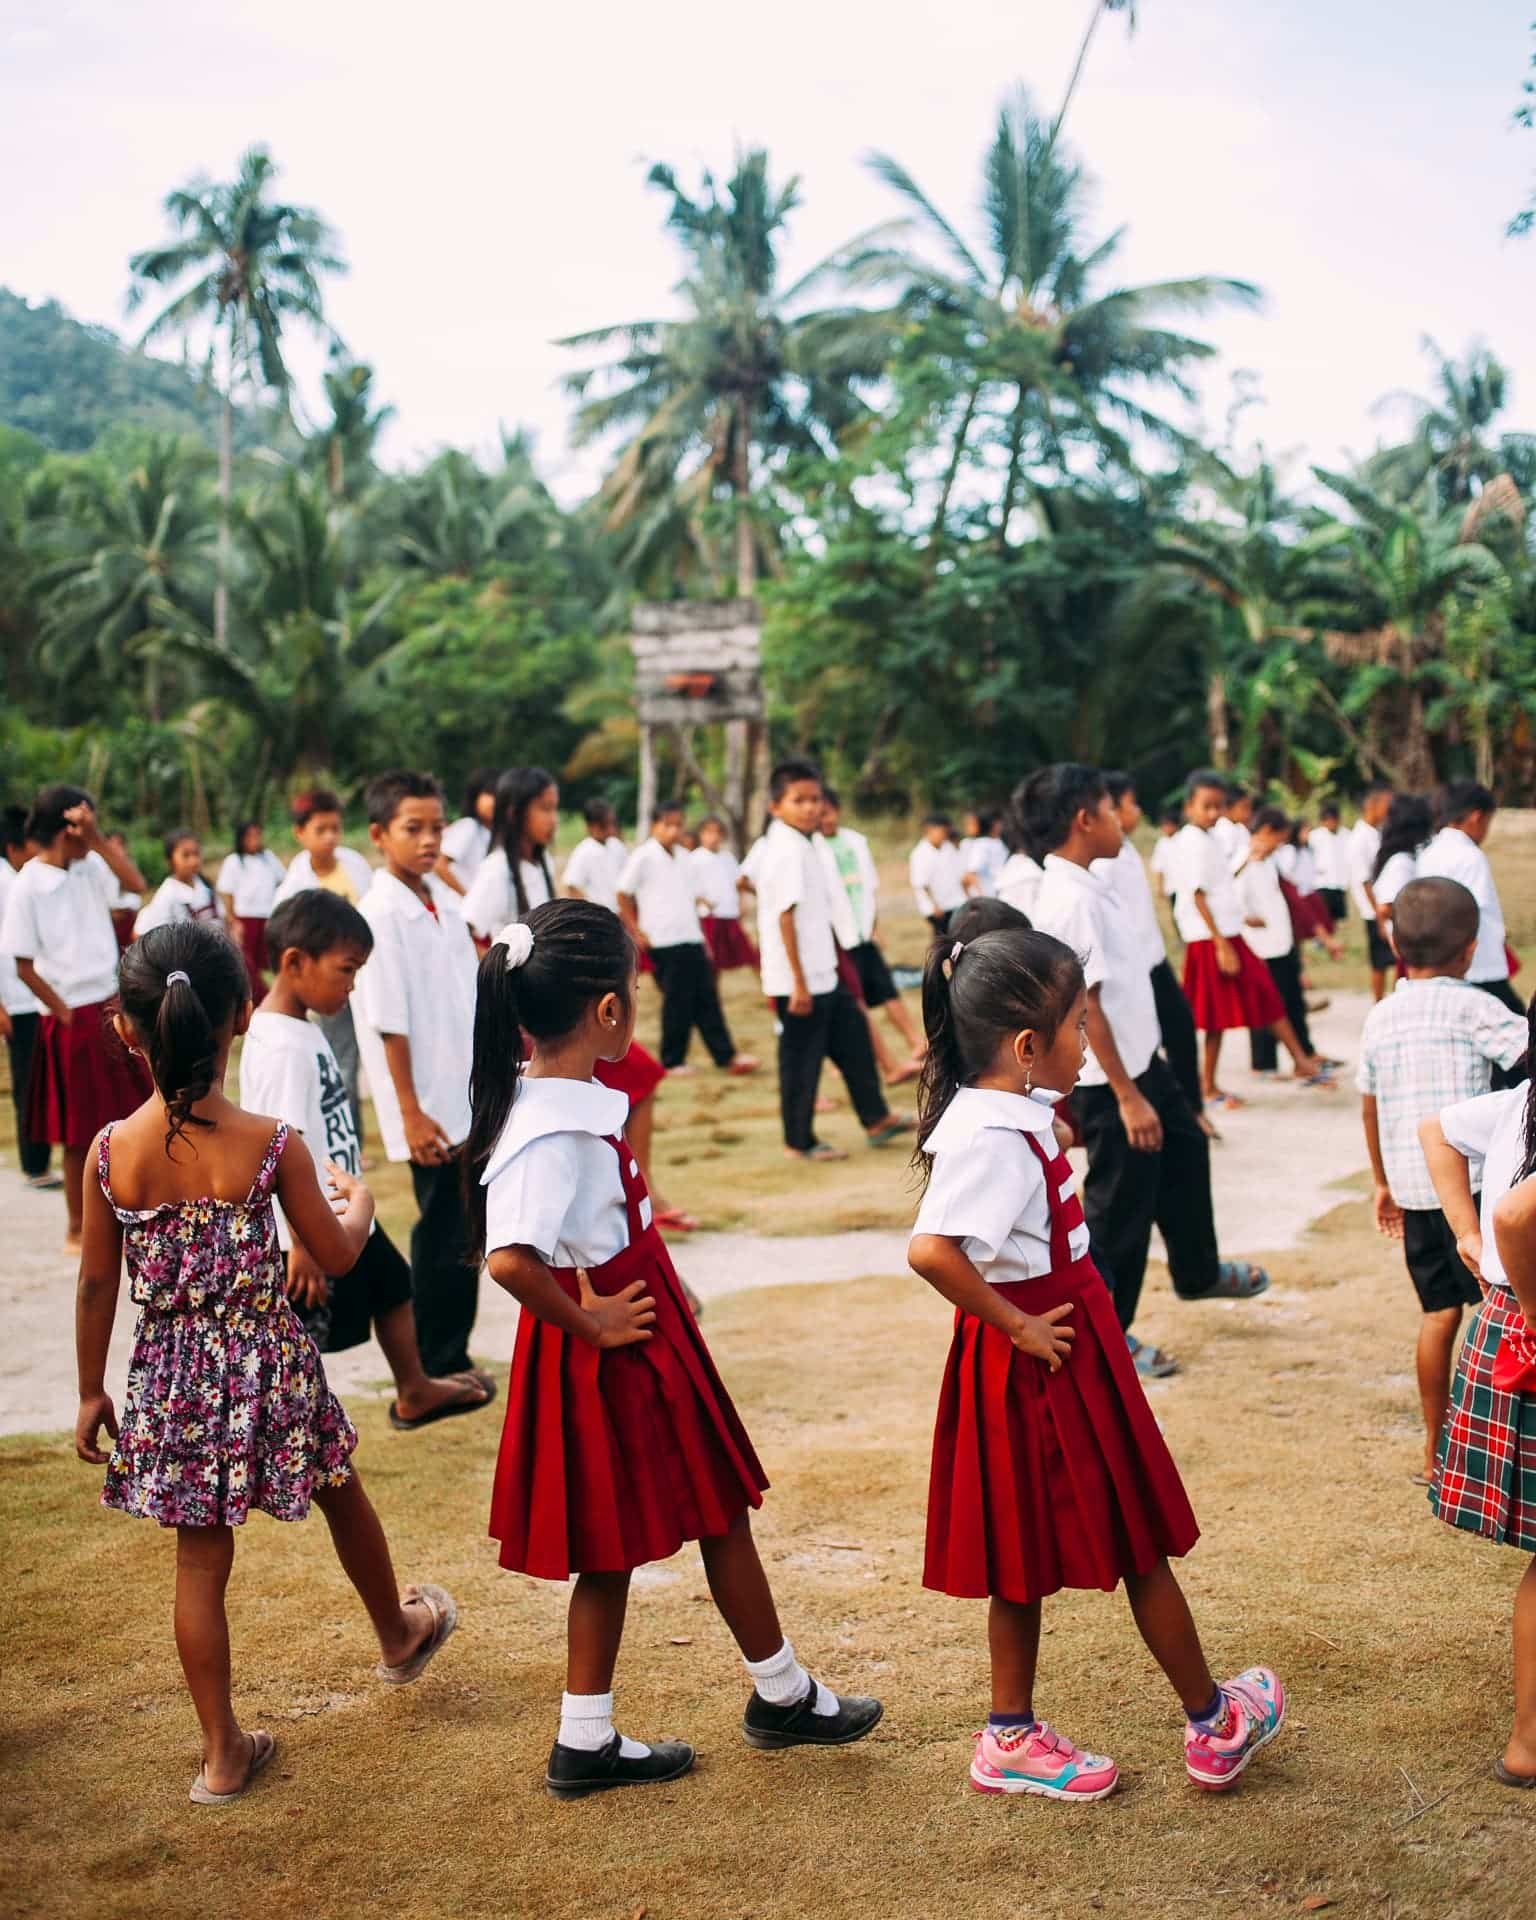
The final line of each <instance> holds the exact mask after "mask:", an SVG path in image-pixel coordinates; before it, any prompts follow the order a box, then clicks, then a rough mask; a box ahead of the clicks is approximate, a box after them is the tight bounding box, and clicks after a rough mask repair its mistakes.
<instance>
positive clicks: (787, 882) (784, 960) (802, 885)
mask: <svg viewBox="0 0 1536 1920" xmlns="http://www.w3.org/2000/svg"><path fill="white" fill-rule="evenodd" d="M820 839H821V835H820V834H819V833H817V834H804V833H797V832H796V831H795V829H794V828H793V827H791V826H787V825H786V824H785V823H784V821H782V820H775V821H774V823H773V825H772V826H771V827H769V829H768V831H767V833H766V834H764V836H763V853H762V858H761V860H760V861H759V862H758V868H757V948H758V952H759V953H760V954H761V956H762V978H763V992H764V994H765V995H766V996H767V997H768V998H769V999H770V1000H777V999H782V998H785V997H787V996H788V995H789V994H791V993H793V992H794V990H795V975H794V969H793V968H792V967H791V966H790V964H789V953H788V950H787V949H786V948H785V945H784V929H783V928H782V927H781V926H780V924H779V921H780V919H781V917H782V916H783V915H784V914H786V913H788V912H789V911H790V910H791V909H793V910H794V915H795V941H796V944H797V946H798V948H799V951H800V971H801V973H803V974H804V975H805V984H806V986H807V987H808V988H809V990H810V991H811V992H812V993H813V994H817V993H830V992H831V991H832V989H833V988H834V987H835V986H836V985H837V940H836V936H835V935H834V933H833V917H832V916H833V900H832V885H833V880H832V878H831V877H829V873H828V868H829V866H830V865H831V860H830V856H824V855H823V854H822V852H821V850H820V848H819V846H818V845H817V842H818V841H820ZM834 872H835V869H834ZM839 891H841V889H839ZM843 898H844V904H845V905H846V901H847V896H846V894H845V895H844V896H843ZM852 917H853V916H852V914H851V913H849V914H848V915H847V919H848V924H849V926H850V928H851V925H852Z"/></svg>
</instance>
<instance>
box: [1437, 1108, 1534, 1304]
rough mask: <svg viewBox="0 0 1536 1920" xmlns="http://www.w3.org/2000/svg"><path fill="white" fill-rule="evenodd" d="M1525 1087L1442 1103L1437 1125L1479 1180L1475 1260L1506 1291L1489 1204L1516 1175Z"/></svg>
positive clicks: (1522, 1134) (1520, 1157)
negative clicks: (1478, 1254)
mask: <svg viewBox="0 0 1536 1920" xmlns="http://www.w3.org/2000/svg"><path fill="white" fill-rule="evenodd" d="M1528 1093H1529V1088H1527V1087H1510V1088H1508V1089H1506V1090H1505V1091H1503V1092H1500V1093H1485V1094H1481V1095H1479V1097H1478V1098H1477V1099H1475V1100H1463V1101H1461V1102H1459V1103H1458V1104H1457V1105H1456V1106H1451V1107H1446V1108H1445V1109H1444V1110H1443V1111H1442V1113H1441V1115H1440V1131H1441V1132H1442V1133H1443V1134H1444V1135H1445V1139H1446V1144H1447V1145H1448V1146H1452V1147H1454V1148H1455V1149H1456V1151H1457V1152H1458V1153H1459V1154H1462V1155H1464V1156H1465V1158H1466V1159H1467V1161H1468V1162H1469V1165H1470V1171H1471V1175H1472V1186H1473V1189H1474V1191H1475V1190H1476V1189H1477V1188H1478V1187H1479V1186H1481V1187H1482V1190H1483V1197H1482V1200H1481V1202H1480V1204H1479V1214H1478V1225H1479V1226H1480V1227H1481V1228H1482V1234H1483V1251H1482V1257H1481V1258H1480V1259H1479V1261H1478V1265H1479V1266H1480V1267H1481V1268H1482V1273H1483V1279H1484V1280H1485V1281H1486V1282H1487V1284H1488V1285H1489V1286H1490V1287H1500V1288H1502V1289H1503V1290H1504V1291H1505V1292H1508V1291H1509V1276H1508V1275H1507V1274H1506V1273H1505V1271H1504V1262H1503V1261H1502V1260H1501V1259H1500V1258H1499V1237H1498V1235H1497V1234H1496V1233H1495V1232H1494V1230H1493V1210H1494V1208H1495V1207H1496V1206H1497V1205H1498V1203H1499V1202H1500V1201H1501V1200H1502V1199H1503V1198H1504V1196H1505V1194H1506V1193H1508V1192H1509V1190H1510V1188H1511V1187H1512V1186H1513V1185H1514V1184H1515V1175H1516V1174H1517V1173H1518V1172H1519V1171H1520V1163H1521V1161H1522V1160H1523V1159H1524V1157H1525V1102H1526V1097H1527V1094H1528Z"/></svg>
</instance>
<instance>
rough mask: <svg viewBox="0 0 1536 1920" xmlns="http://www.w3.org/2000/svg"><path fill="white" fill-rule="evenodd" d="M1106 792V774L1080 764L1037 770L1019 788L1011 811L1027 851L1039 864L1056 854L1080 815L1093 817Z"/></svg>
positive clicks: (1065, 763) (1071, 762)
mask: <svg viewBox="0 0 1536 1920" xmlns="http://www.w3.org/2000/svg"><path fill="white" fill-rule="evenodd" d="M1105 791H1106V789H1105V784H1104V776H1103V774H1102V773H1100V772H1099V770H1098V768H1097V767H1086V766H1084V765H1083V764H1082V763H1081V762H1080V761H1077V760H1059V761H1057V763H1056V765H1055V766H1054V767H1038V768H1036V770H1035V771H1034V772H1033V773H1032V774H1030V775H1029V776H1028V777H1027V778H1026V779H1024V780H1021V781H1020V782H1019V784H1018V786H1017V787H1015V789H1014V793H1013V800H1012V803H1011V807H1010V811H1011V813H1012V816H1013V823H1014V833H1015V836H1016V837H1017V838H1018V839H1019V840H1020V841H1022V843H1023V846H1024V851H1025V852H1026V853H1027V854H1030V855H1031V856H1032V857H1033V858H1034V859H1036V860H1043V859H1044V858H1045V856H1046V854H1048V853H1054V852H1055V851H1056V849H1057V848H1058V847H1059V846H1061V844H1062V843H1063V841H1065V840H1066V838H1067V836H1068V835H1069V834H1070V833H1071V831H1072V822H1073V821H1074V820H1075V819H1076V818H1077V816H1078V814H1079V813H1081V812H1083V811H1084V810H1086V811H1088V812H1089V813H1091V812H1092V811H1093V810H1094V808H1095V807H1096V806H1098V804H1099V802H1100V801H1101V800H1102V799H1103V798H1104V794H1105Z"/></svg>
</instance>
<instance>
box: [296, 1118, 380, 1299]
mask: <svg viewBox="0 0 1536 1920" xmlns="http://www.w3.org/2000/svg"><path fill="white" fill-rule="evenodd" d="M325 1177H326V1179H327V1180H328V1181H329V1182H330V1184H331V1185H332V1186H333V1187H335V1189H336V1191H337V1193H338V1194H339V1196H340V1197H341V1200H342V1202H343V1203H344V1204H343V1211H342V1212H341V1214H340V1215H339V1216H338V1215H337V1213H336V1212H335V1211H334V1209H333V1208H332V1206H331V1202H330V1199H329V1197H328V1196H327V1195H326V1193H325V1192H324V1190H323V1189H322V1187H321V1185H320V1176H319V1174H318V1172H317V1171H316V1168H315V1161H314V1156H313V1155H312V1154H311V1153H310V1150H309V1148H308V1147H306V1146H305V1144H304V1142H303V1140H302V1139H301V1138H300V1137H299V1135H298V1134H296V1133H290V1134H289V1136H288V1144H287V1146H286V1147H285V1148H284V1149H283V1157H282V1159H281V1160H279V1161H278V1163H277V1197H278V1199H279V1200H281V1201H282V1203H283V1212H284V1213H285V1214H286V1215H287V1216H288V1219H289V1221H290V1223H291V1224H292V1227H293V1233H294V1238H295V1241H296V1242H302V1243H303V1245H304V1247H306V1248H308V1249H312V1251H313V1254H314V1258H315V1259H316V1261H317V1262H318V1263H319V1265H320V1267H321V1268H322V1269H323V1270H324V1271H325V1272H326V1273H346V1272H348V1271H349V1270H350V1269H351V1268H352V1267H354V1266H355V1265H356V1264H357V1256H358V1255H359V1254H360V1253H361V1252H362V1250H363V1248H364V1247H365V1246H366V1245H367V1242H368V1228H369V1225H370V1224H371V1222H372V1220H373V1195H372V1194H371V1193H370V1192H369V1191H368V1189H367V1188H366V1187H365V1186H364V1185H363V1183H362V1181H361V1180H354V1179H353V1178H352V1176H351V1174H350V1173H343V1172H342V1170H341V1168H340V1167H333V1166H330V1165H329V1164H328V1165H327V1167H326V1170H325Z"/></svg>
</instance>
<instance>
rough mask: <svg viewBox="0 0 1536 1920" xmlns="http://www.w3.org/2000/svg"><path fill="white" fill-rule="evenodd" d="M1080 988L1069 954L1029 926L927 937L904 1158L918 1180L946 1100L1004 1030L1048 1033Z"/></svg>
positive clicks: (993, 1050) (982, 1063)
mask: <svg viewBox="0 0 1536 1920" xmlns="http://www.w3.org/2000/svg"><path fill="white" fill-rule="evenodd" d="M990 904H994V905H995V904H998V903H995V902H994V903H990ZM956 948H958V949H959V952H958V954H957V953H956ZM1082 988H1083V968H1082V963H1081V961H1080V960H1079V959H1078V957H1077V955H1076V954H1075V953H1074V952H1073V951H1072V949H1071V948H1070V947H1067V946H1063V944H1062V943H1061V941H1060V940H1056V939H1053V938H1052V936H1051V935H1050V934H1048V933H1037V932H1036V931H1035V930H1034V928H1032V927H1016V926H1012V925H1007V926H1002V927H999V928H998V929H997V930H996V931H995V932H991V933H982V934H978V935H977V936H976V938H975V939H973V940H957V939H956V938H955V936H954V935H953V934H952V933H944V934H940V935H939V937H938V939H937V940H935V941H934V942H933V944H932V946H931V947H930V948H929V949H928V959H927V962H926V964H925V965H924V967H923V1028H924V1031H925V1032H926V1033H927V1036H928V1052H927V1054H926V1055H925V1056H924V1059H923V1072H922V1077H921V1079H920V1080H919V1081H918V1087H917V1115H918V1120H917V1128H918V1131H917V1150H916V1152H915V1153H914V1154H913V1156H912V1164H913V1165H914V1166H915V1167H917V1168H919V1169H920V1170H921V1171H922V1173H923V1175H924V1177H925V1178H926V1176H927V1173H928V1170H929V1164H930V1163H929V1156H928V1154H927V1153H926V1152H925V1150H924V1149H925V1146H926V1143H927V1140H928V1137H929V1135H930V1134H931V1133H932V1132H933V1130H934V1128H935V1127H936V1126H937V1125H938V1124H939V1121H940V1119H941V1118H942V1116H943V1114H944V1110H945V1108H946V1107H948V1105H949V1103H950V1101H951V1100H953V1099H954V1097H955V1095H956V1094H957V1093H958V1092H959V1091H960V1089H961V1088H962V1087H963V1086H965V1085H966V1083H967V1082H968V1081H971V1080H974V1079H975V1077H976V1075H977V1074H978V1073H984V1072H985V1071H986V1070H987V1068H988V1067H990V1066H991V1064H992V1062H993V1060H994V1059H995V1058H996V1056H997V1050H998V1048H999V1046H1001V1045H1002V1043H1003V1041H1004V1040H1006V1039H1007V1037H1008V1036H1009V1035H1010V1034H1014V1033H1018V1032H1019V1031H1020V1030H1021V1029H1022V1028H1024V1027H1033V1028H1034V1029H1035V1030H1036V1031H1037V1032H1038V1033H1041V1034H1044V1035H1045V1036H1046V1038H1047V1039H1048V1040H1049V1039H1053V1038H1054V1037H1055V1034H1056V1031H1057V1029H1058V1028H1059V1027H1060V1025H1061V1023H1062V1021H1063V1020H1065V1019H1066V1017H1067V1014H1068V1013H1069V1012H1070V1010H1071V1007H1072V1002H1073V1001H1074V1000H1075V999H1076V998H1077V996H1078V994H1079V993H1081V992H1082Z"/></svg>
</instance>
